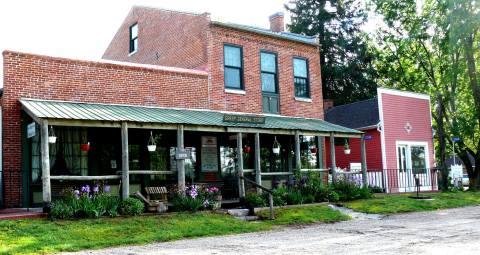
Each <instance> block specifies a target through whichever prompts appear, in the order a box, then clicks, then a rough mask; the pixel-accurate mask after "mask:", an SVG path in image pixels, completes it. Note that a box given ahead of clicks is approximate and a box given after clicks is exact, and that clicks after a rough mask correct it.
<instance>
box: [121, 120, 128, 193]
mask: <svg viewBox="0 0 480 255" xmlns="http://www.w3.org/2000/svg"><path fill="white" fill-rule="evenodd" d="M129 170H130V166H129V159H128V124H127V122H122V199H123V200H125V199H127V198H128V197H129V196H130V178H129V174H130V173H129Z"/></svg>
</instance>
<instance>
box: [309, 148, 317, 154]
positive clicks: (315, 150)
mask: <svg viewBox="0 0 480 255" xmlns="http://www.w3.org/2000/svg"><path fill="white" fill-rule="evenodd" d="M310 152H311V153H313V154H317V152H318V148H317V147H313V148H310Z"/></svg>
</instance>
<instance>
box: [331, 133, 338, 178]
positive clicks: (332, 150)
mask: <svg viewBox="0 0 480 255" xmlns="http://www.w3.org/2000/svg"><path fill="white" fill-rule="evenodd" d="M330 161H331V164H332V165H331V167H332V182H333V183H335V182H336V181H337V163H336V162H335V136H334V135H333V133H330Z"/></svg>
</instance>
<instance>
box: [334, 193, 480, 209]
mask: <svg viewBox="0 0 480 255" xmlns="http://www.w3.org/2000/svg"><path fill="white" fill-rule="evenodd" d="M422 195H425V196H431V197H432V198H434V200H415V199H411V198H408V196H412V194H395V195H387V194H376V195H375V196H374V197H373V198H372V199H362V200H356V201H351V202H346V203H343V206H345V207H348V208H350V209H353V210H355V211H359V212H365V213H376V214H393V213H404V212H418V211H432V210H437V209H447V208H456V207H464V206H469V205H478V204H480V192H438V193H429V194H422Z"/></svg>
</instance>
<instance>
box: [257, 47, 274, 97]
mask: <svg viewBox="0 0 480 255" xmlns="http://www.w3.org/2000/svg"><path fill="white" fill-rule="evenodd" d="M260 69H261V76H262V77H261V78H262V92H269V93H277V92H278V84H277V55H276V54H275V53H270V52H261V53H260Z"/></svg>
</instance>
